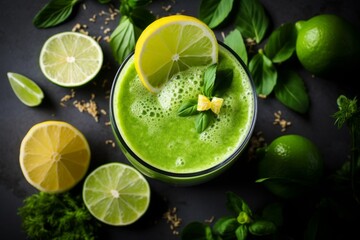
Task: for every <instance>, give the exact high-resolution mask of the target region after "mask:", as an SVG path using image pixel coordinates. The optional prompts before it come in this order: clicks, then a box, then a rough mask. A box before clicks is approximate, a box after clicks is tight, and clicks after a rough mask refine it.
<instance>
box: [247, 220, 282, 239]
mask: <svg viewBox="0 0 360 240" xmlns="http://www.w3.org/2000/svg"><path fill="white" fill-rule="evenodd" d="M248 229H249V232H250V233H251V234H252V235H255V236H266V235H270V234H274V233H275V232H276V230H277V229H276V226H275V224H274V223H273V222H270V221H267V220H258V221H255V222H254V223H252V224H250V226H249V228H248Z"/></svg>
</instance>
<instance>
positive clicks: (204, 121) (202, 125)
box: [195, 111, 212, 133]
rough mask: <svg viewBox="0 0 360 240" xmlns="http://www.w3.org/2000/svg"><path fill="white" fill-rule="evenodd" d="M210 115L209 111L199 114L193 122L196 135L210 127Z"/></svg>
mask: <svg viewBox="0 0 360 240" xmlns="http://www.w3.org/2000/svg"><path fill="white" fill-rule="evenodd" d="M211 120H212V113H211V112H210V111H205V112H200V114H199V115H198V116H197V117H196V120H195V128H196V131H197V132H198V133H202V132H203V131H205V129H206V128H207V127H208V126H209V125H210V122H211Z"/></svg>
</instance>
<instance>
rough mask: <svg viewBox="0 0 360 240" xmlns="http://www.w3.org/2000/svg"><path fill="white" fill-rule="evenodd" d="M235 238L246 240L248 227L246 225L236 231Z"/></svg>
mask: <svg viewBox="0 0 360 240" xmlns="http://www.w3.org/2000/svg"><path fill="white" fill-rule="evenodd" d="M235 236H236V239H237V240H245V239H246V238H247V236H248V230H247V227H246V226H245V225H240V226H239V227H238V228H237V229H236V230H235Z"/></svg>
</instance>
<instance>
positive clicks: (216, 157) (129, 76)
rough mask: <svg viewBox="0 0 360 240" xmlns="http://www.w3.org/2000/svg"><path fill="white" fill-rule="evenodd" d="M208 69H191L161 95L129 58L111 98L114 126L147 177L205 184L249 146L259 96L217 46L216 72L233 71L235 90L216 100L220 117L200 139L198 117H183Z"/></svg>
mask: <svg viewBox="0 0 360 240" xmlns="http://www.w3.org/2000/svg"><path fill="white" fill-rule="evenodd" d="M205 69H206V67H193V68H190V69H188V70H186V71H184V72H180V73H178V74H176V75H175V76H173V78H172V79H171V80H169V81H168V82H167V83H166V85H165V86H164V88H163V89H162V90H161V92H160V93H158V94H153V93H151V92H149V91H148V90H147V89H146V88H145V87H144V86H143V85H142V83H141V81H140V80H139V78H138V76H137V74H136V71H135V66H134V62H133V56H131V57H130V58H129V59H127V61H126V62H125V63H124V64H123V66H122V67H121V69H120V71H119V73H118V75H117V78H116V79H115V82H114V84H113V88H112V93H111V103H110V105H111V106H110V110H111V111H110V112H111V121H112V127H113V130H114V133H115V135H116V137H117V139H118V140H119V142H120V145H121V147H122V150H123V152H124V153H125V155H126V156H127V158H128V159H129V160H130V162H131V163H132V164H133V165H135V167H137V168H138V169H139V170H140V171H141V172H143V173H144V174H145V175H147V176H150V177H153V178H158V179H160V180H163V181H166V182H171V183H180V184H181V183H187V184H189V183H190V184H192V183H198V182H203V181H206V180H208V179H210V178H212V177H214V176H216V175H217V174H219V173H220V172H222V170H223V169H225V168H226V167H227V166H229V165H230V164H231V163H232V162H233V161H234V160H235V159H236V158H237V157H238V155H239V154H240V153H241V151H242V150H243V148H244V147H245V146H246V144H247V142H248V140H249V138H250V136H251V133H252V131H253V128H254V124H255V119H256V109H257V107H256V106H257V104H256V96H255V93H254V87H253V84H252V81H251V79H250V78H249V75H248V72H247V70H245V68H244V66H243V65H242V64H241V63H240V62H239V60H238V58H237V57H236V56H234V55H233V53H232V52H231V51H229V49H228V48H226V47H224V46H223V45H220V46H219V62H218V70H222V69H223V70H225V69H226V70H227V71H229V70H232V72H233V74H232V75H233V79H232V81H226V82H228V83H230V84H231V85H228V86H226V88H223V89H222V90H221V91H220V92H219V93H218V94H220V95H219V97H221V98H223V99H224V102H223V105H222V107H221V110H220V113H219V114H218V115H217V117H216V118H215V121H213V122H211V123H210V125H209V126H208V127H207V128H206V129H205V131H203V132H201V133H198V132H197V131H196V128H195V118H196V115H195V116H187V117H180V116H178V113H177V112H178V109H179V107H180V106H181V104H182V103H183V102H184V101H187V100H191V99H195V100H196V99H197V98H198V95H199V94H201V92H202V85H203V74H204V71H205Z"/></svg>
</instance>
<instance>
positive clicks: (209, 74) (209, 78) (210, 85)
mask: <svg viewBox="0 0 360 240" xmlns="http://www.w3.org/2000/svg"><path fill="white" fill-rule="evenodd" d="M216 68H217V64H216V63H214V64H212V65H210V66H209V67H208V68H207V69H206V70H205V73H204V86H203V94H204V95H205V96H207V97H208V98H211V97H212V94H213V90H214V85H215V79H216Z"/></svg>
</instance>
